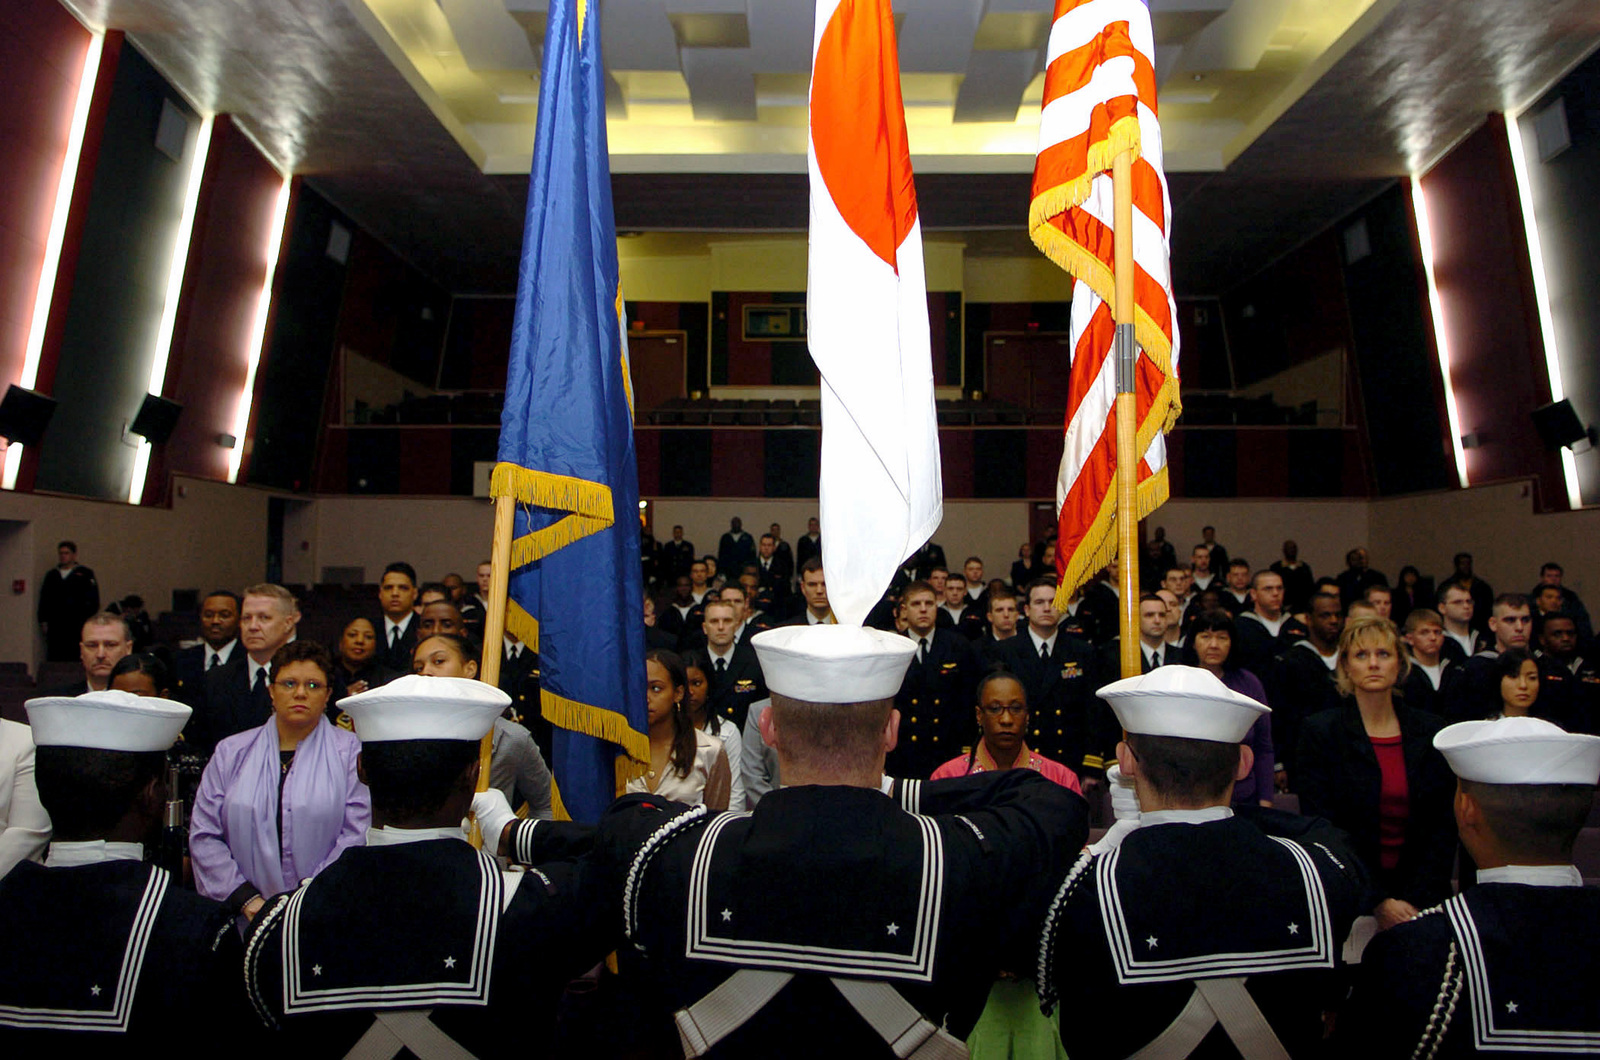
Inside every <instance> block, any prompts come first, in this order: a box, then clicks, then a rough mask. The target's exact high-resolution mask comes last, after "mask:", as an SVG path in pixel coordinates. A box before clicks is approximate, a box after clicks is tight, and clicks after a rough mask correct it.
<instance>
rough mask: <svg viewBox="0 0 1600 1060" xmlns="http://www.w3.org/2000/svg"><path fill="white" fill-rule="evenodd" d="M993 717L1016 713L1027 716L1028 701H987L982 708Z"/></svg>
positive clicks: (1018, 715) (1021, 716)
mask: <svg viewBox="0 0 1600 1060" xmlns="http://www.w3.org/2000/svg"><path fill="white" fill-rule="evenodd" d="M979 709H981V710H982V711H983V712H984V713H985V714H987V715H989V717H991V718H998V717H999V716H1000V715H1002V714H1015V715H1016V716H1017V717H1019V718H1023V717H1027V715H1028V705H1027V704H1026V703H985V704H984V705H983V706H982V707H981V708H979Z"/></svg>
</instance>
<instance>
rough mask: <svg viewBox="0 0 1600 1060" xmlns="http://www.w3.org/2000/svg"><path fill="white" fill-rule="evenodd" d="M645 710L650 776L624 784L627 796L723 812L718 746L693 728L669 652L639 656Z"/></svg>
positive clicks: (722, 761) (723, 760)
mask: <svg viewBox="0 0 1600 1060" xmlns="http://www.w3.org/2000/svg"><path fill="white" fill-rule="evenodd" d="M644 668H645V704H646V708H647V712H648V716H649V722H648V724H649V728H650V770H649V772H647V773H646V774H645V775H644V776H642V777H635V778H633V779H632V780H630V781H628V791H629V792H630V793H644V792H649V793H651V794H655V795H660V796H662V797H663V798H667V799H671V800H672V801H674V802H681V803H686V804H688V805H691V806H698V805H702V804H703V805H705V806H707V807H709V808H710V809H712V810H726V809H728V808H729V799H730V797H731V791H732V786H733V770H732V766H731V764H730V762H729V757H728V753H727V751H726V749H725V748H724V746H723V742H722V741H721V740H720V739H718V738H717V737H715V736H712V735H711V734H710V733H708V732H706V730H705V729H703V728H701V727H699V726H697V725H696V724H695V723H694V721H693V719H692V718H691V717H690V714H689V708H688V705H687V704H686V703H685V700H686V699H687V698H688V695H689V678H688V675H687V674H686V673H685V671H684V667H683V662H682V661H681V660H680V659H679V658H678V656H677V655H676V654H674V653H673V652H670V651H651V652H646V653H645V664H644Z"/></svg>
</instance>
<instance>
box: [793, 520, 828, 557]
mask: <svg viewBox="0 0 1600 1060" xmlns="http://www.w3.org/2000/svg"><path fill="white" fill-rule="evenodd" d="M812 556H816V557H817V558H819V559H820V558H821V557H822V524H821V523H819V522H817V520H816V517H815V516H813V517H812V518H810V519H807V520H806V532H805V534H804V535H803V536H802V537H801V538H800V540H799V541H796V542H795V543H794V561H795V563H796V564H797V565H798V566H799V567H800V568H804V567H805V565H806V560H808V559H810V558H811V557H812Z"/></svg>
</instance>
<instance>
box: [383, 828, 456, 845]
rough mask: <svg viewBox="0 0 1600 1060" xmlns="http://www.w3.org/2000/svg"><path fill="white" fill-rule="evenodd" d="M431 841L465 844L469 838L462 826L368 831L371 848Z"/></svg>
mask: <svg viewBox="0 0 1600 1060" xmlns="http://www.w3.org/2000/svg"><path fill="white" fill-rule="evenodd" d="M430 839H459V840H461V841H462V842H463V843H465V842H466V841H467V836H466V833H465V832H464V831H463V830H462V829H461V828H460V826H457V827H455V828H395V827H394V826H393V825H390V826H388V827H385V828H369V829H367V846H369V847H397V846H400V845H401V844H403V843H426V842H427V841H428V840H430Z"/></svg>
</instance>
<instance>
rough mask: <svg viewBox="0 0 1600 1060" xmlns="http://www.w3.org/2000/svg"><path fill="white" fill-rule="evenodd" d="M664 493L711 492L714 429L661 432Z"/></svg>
mask: <svg viewBox="0 0 1600 1060" xmlns="http://www.w3.org/2000/svg"><path fill="white" fill-rule="evenodd" d="M660 496H663V497H709V496H711V432H710V431H663V432H662V433H661V492H660Z"/></svg>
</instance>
